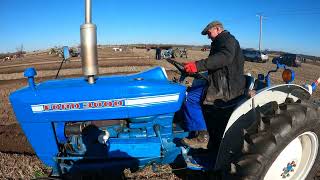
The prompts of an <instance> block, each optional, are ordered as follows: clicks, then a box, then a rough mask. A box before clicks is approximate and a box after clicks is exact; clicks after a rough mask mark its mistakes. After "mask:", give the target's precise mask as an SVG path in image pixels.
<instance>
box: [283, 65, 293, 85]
mask: <svg viewBox="0 0 320 180" xmlns="http://www.w3.org/2000/svg"><path fill="white" fill-rule="evenodd" d="M294 76H295V75H294V71H293V70H291V69H285V70H284V71H283V72H282V79H283V81H284V82H285V83H287V84H288V83H290V82H292V81H293V80H294Z"/></svg>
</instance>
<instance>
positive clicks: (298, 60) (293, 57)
mask: <svg viewBox="0 0 320 180" xmlns="http://www.w3.org/2000/svg"><path fill="white" fill-rule="evenodd" d="M277 61H278V62H279V63H280V64H285V65H287V66H292V67H299V66H301V64H302V62H303V61H304V58H302V57H301V56H300V55H297V54H283V55H282V56H279V57H274V58H273V59H272V63H274V64H276V63H277Z"/></svg>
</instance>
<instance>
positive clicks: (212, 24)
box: [201, 21, 223, 35]
mask: <svg viewBox="0 0 320 180" xmlns="http://www.w3.org/2000/svg"><path fill="white" fill-rule="evenodd" d="M217 26H219V27H222V28H223V25H222V23H221V22H220V21H212V22H211V23H209V24H208V25H207V26H206V27H205V28H204V29H203V30H202V32H201V34H202V35H207V34H208V30H209V29H210V28H212V27H217Z"/></svg>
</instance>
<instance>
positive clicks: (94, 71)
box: [80, 0, 99, 84]
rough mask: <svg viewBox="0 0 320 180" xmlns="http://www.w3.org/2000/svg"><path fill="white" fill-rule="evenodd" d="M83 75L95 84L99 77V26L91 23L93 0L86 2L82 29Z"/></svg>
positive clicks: (86, 0) (90, 82)
mask: <svg viewBox="0 0 320 180" xmlns="http://www.w3.org/2000/svg"><path fill="white" fill-rule="evenodd" d="M80 39H81V62H82V72H83V75H84V76H85V77H86V79H87V80H88V83H89V84H94V83H95V80H96V75H98V73H99V72H98V53H97V26H96V25H95V24H92V23H91V0H85V23H84V24H82V25H81V27H80Z"/></svg>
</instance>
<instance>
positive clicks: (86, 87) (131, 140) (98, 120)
mask: <svg viewBox="0 0 320 180" xmlns="http://www.w3.org/2000/svg"><path fill="white" fill-rule="evenodd" d="M80 31H81V58H82V67H83V68H82V70H83V74H84V77H78V78H65V79H55V80H48V81H44V82H40V83H37V82H36V81H35V76H36V75H37V72H36V71H35V69H34V68H28V69H26V70H25V72H24V76H25V77H26V78H27V81H28V86H26V87H23V88H21V89H18V90H16V91H15V92H12V93H11V94H10V102H11V104H12V107H13V110H14V113H15V116H16V118H17V120H18V122H19V124H20V126H21V128H22V129H23V131H24V134H25V135H26V137H27V139H28V141H29V142H30V144H31V145H32V147H33V149H34V151H35V153H36V155H37V156H38V157H39V159H40V160H41V161H42V162H43V163H44V164H45V165H47V166H50V167H52V174H51V176H56V177H71V178H76V179H77V178H79V177H81V175H83V176H87V175H93V176H100V177H103V176H104V177H107V178H112V177H115V176H113V175H109V174H117V173H121V172H122V171H123V170H124V169H125V168H131V169H139V168H143V167H145V166H147V165H152V164H172V165H174V164H179V165H182V166H183V167H185V168H188V169H190V170H191V171H197V170H200V171H206V172H209V173H210V172H211V173H212V174H213V176H212V177H215V178H220V179H225V180H232V179H246V180H256V179H264V180H276V179H286V180H289V179H290V180H303V179H311V178H314V177H315V176H316V172H317V170H318V169H317V168H318V166H319V162H318V161H319V156H320V153H319V137H320V108H319V106H317V105H316V104H315V103H314V102H313V100H312V98H311V95H312V92H313V91H315V90H316V88H317V85H318V83H319V81H320V80H319V79H318V80H317V81H315V82H314V83H312V84H311V85H307V84H305V85H297V84H293V83H292V82H293V80H294V71H293V70H291V69H288V68H287V67H286V66H285V65H282V64H277V66H276V69H274V70H271V71H269V72H268V73H267V74H266V75H263V74H259V75H258V77H257V78H254V77H253V76H249V75H245V77H246V88H247V89H246V92H245V93H244V94H243V95H241V96H239V97H237V98H236V99H234V100H231V101H229V102H224V101H221V102H217V103H216V104H215V105H203V106H204V107H203V113H204V115H205V119H206V122H207V127H208V130H209V132H210V142H209V145H208V149H207V150H204V149H199V150H194V149H189V148H187V147H185V146H183V145H182V144H181V143H180V140H181V139H182V138H184V137H187V136H188V135H189V133H188V132H187V131H185V130H184V127H183V123H182V122H183V119H182V118H183V117H181V116H180V114H179V112H180V108H181V107H182V105H183V103H184V101H185V97H186V92H187V87H186V86H185V85H184V81H185V78H186V77H188V76H191V77H193V78H194V80H193V82H192V83H206V72H202V73H195V74H187V73H186V72H185V70H184V68H183V65H182V64H181V63H179V62H177V61H175V60H172V59H167V61H168V62H169V63H171V64H172V65H173V66H175V67H176V68H177V70H178V71H179V72H180V78H179V79H178V80H174V81H171V80H168V77H167V74H166V71H165V69H164V68H162V67H154V68H152V69H149V70H146V71H144V72H140V73H137V74H129V75H111V76H98V63H97V36H96V25H94V24H93V23H92V22H91V1H90V0H86V1H85V23H84V24H83V25H81V28H80ZM280 70H283V74H282V78H283V81H284V83H283V84H278V85H271V81H270V76H271V75H272V73H273V72H276V71H280ZM107 174H108V175H107Z"/></svg>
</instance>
